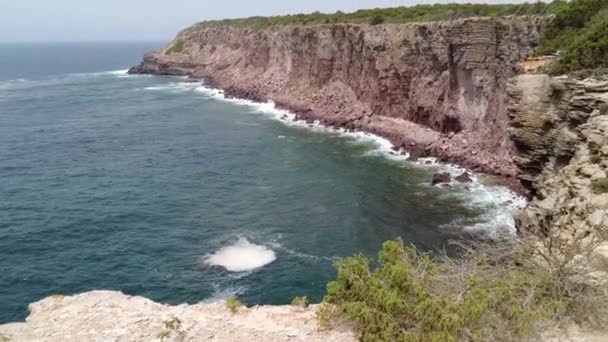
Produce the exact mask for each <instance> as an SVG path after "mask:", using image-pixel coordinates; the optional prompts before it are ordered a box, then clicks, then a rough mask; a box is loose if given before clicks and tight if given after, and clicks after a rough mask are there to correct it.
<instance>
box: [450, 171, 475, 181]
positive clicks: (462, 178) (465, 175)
mask: <svg viewBox="0 0 608 342" xmlns="http://www.w3.org/2000/svg"><path fill="white" fill-rule="evenodd" d="M454 179H456V180H457V181H459V182H460V183H471V182H472V181H473V178H471V175H470V174H469V173H468V172H467V171H465V172H463V173H462V174H461V175H460V176H457V177H456V178H454Z"/></svg>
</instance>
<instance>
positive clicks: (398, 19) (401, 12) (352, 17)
mask: <svg viewBox="0 0 608 342" xmlns="http://www.w3.org/2000/svg"><path fill="white" fill-rule="evenodd" d="M549 7H550V5H548V4H545V3H543V2H537V3H534V4H530V3H524V4H454V3H452V4H433V5H416V6H410V7H393V8H374V9H362V10H358V11H356V12H352V13H344V12H341V11H337V12H336V13H321V12H314V13H310V14H290V15H283V16H273V17H249V18H240V19H224V20H212V21H203V22H200V23H197V24H195V25H193V26H191V27H190V28H187V29H186V30H185V32H187V31H191V30H196V29H198V28H201V27H215V26H245V27H251V28H256V29H261V28H267V27H270V26H275V25H281V26H282V25H322V24H336V23H353V24H364V23H370V24H373V23H376V24H380V23H385V22H386V23H410V22H417V21H433V20H450V19H457V18H466V17H475V16H488V17H497V16H506V15H534V14H544V13H546V12H547V11H548V8H549ZM380 19H382V21H381V22H380Z"/></svg>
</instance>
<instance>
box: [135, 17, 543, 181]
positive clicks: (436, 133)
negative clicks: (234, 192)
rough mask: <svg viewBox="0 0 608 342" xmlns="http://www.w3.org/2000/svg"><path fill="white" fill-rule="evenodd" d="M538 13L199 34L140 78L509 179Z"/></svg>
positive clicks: (159, 55) (148, 63) (145, 65)
mask: <svg viewBox="0 0 608 342" xmlns="http://www.w3.org/2000/svg"><path fill="white" fill-rule="evenodd" d="M543 25H544V19H543V18H542V17H539V16H517V17H516V16H513V17H502V18H468V19H459V20H453V21H437V22H429V23H412V24H385V25H365V24H363V25H359V24H328V25H313V26H296V25H293V26H291V25H286V26H274V27H269V28H263V29H254V28H248V27H233V26H229V25H228V26H213V27H204V26H202V27H194V28H192V29H188V30H185V31H183V32H182V33H180V34H179V35H178V37H176V39H175V40H174V41H173V42H171V44H169V45H168V46H167V47H165V48H164V49H161V50H158V51H156V52H153V53H150V54H147V55H146V56H145V57H144V59H143V61H142V63H141V64H140V65H139V66H136V67H134V68H132V69H131V72H132V73H151V74H162V75H188V76H192V77H194V78H198V79H205V80H206V81H207V83H208V84H210V85H213V86H215V87H218V88H221V89H224V90H225V92H226V94H227V95H229V96H234V97H243V98H249V99H254V100H258V101H267V100H272V101H274V102H275V103H276V104H277V105H279V106H281V107H285V108H288V109H290V110H292V111H294V112H296V113H297V114H298V115H299V118H301V119H305V120H311V121H313V120H319V121H321V122H323V123H325V124H327V125H331V126H338V127H345V128H348V129H356V130H364V131H369V132H373V133H376V134H379V135H382V136H384V137H387V138H388V139H390V140H391V141H392V142H393V143H394V144H395V145H396V146H398V147H401V148H403V149H404V150H407V151H410V152H411V153H412V154H413V155H416V156H418V155H433V156H437V157H440V158H441V159H442V160H444V161H449V162H455V163H458V164H461V165H463V166H466V167H469V168H471V169H474V170H477V171H481V172H486V173H490V174H495V175H500V176H504V179H509V178H511V179H513V177H515V176H516V174H517V168H516V166H515V165H514V163H513V162H512V151H513V145H512V143H511V141H510V140H509V139H508V136H507V134H506V131H507V121H508V117H507V111H506V105H505V104H506V98H507V95H506V94H507V93H506V83H507V80H508V79H509V78H510V77H512V76H514V75H516V74H517V73H518V72H519V70H520V69H519V67H518V62H519V61H521V60H522V59H524V58H526V56H528V55H529V54H530V52H531V51H532V49H533V48H534V46H535V45H536V44H537V42H538V40H539V39H540V34H541V31H542V28H543Z"/></svg>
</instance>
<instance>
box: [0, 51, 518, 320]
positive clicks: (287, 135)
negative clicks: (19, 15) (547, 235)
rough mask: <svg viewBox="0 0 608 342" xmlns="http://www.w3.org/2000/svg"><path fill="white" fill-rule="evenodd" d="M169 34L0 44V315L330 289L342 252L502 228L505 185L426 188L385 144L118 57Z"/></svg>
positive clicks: (281, 298)
mask: <svg viewBox="0 0 608 342" xmlns="http://www.w3.org/2000/svg"><path fill="white" fill-rule="evenodd" d="M159 45H160V43H128V44H127V43H122V44H109V43H108V44H47V45H0V323H2V322H8V321H14V320H20V319H23V318H25V316H26V315H27V304H28V303H30V302H33V301H36V300H39V299H41V298H43V297H45V296H48V295H51V294H54V293H63V294H72V293H77V292H82V291H87V290H93V289H112V290H120V291H123V292H125V293H128V294H133V295H143V296H146V297H149V298H151V299H153V300H157V301H162V302H168V303H181V302H191V303H192V302H198V301H204V300H214V299H220V298H222V297H225V296H227V295H232V294H236V295H238V296H239V297H240V299H241V300H242V301H243V302H245V303H247V304H258V303H265V304H284V303H288V302H289V301H290V300H291V298H292V297H293V296H295V295H307V296H309V297H310V298H311V299H312V300H313V301H318V300H320V298H321V297H322V295H323V291H324V287H325V283H326V282H327V281H328V280H329V279H331V277H332V276H333V274H334V273H333V268H332V261H333V260H335V259H336V258H338V257H342V256H346V255H351V254H353V253H356V252H363V253H366V254H369V255H373V254H375V252H376V251H377V250H378V249H379V248H380V245H381V243H382V242H383V241H385V240H387V239H392V238H395V237H399V236H401V237H403V238H404V239H405V240H406V241H409V242H414V243H416V244H417V245H418V246H420V247H422V248H425V249H434V248H443V246H445V244H446V242H447V241H448V239H450V238H453V237H458V236H461V235H462V234H463V233H467V234H468V233H470V232H471V231H474V232H484V231H485V232H489V233H495V232H496V231H499V230H500V229H503V228H501V227H499V225H497V223H496V222H499V223H500V222H502V221H501V220H503V218H504V217H507V216H508V215H506V216H505V213H508V208H507V207H508V206H507V204H508V203H507V202H505V201H506V200H507V199H508V196H507V195H505V194H506V193H505V192H504V191H501V190H500V189H487V188H482V187H480V186H478V185H474V186H473V187H472V191H468V190H466V189H464V188H463V187H461V186H456V187H455V188H453V189H451V190H442V189H439V188H433V187H430V186H429V181H430V178H431V176H432V174H433V172H435V171H436V169H437V167H429V166H421V165H415V164H411V163H408V162H405V161H403V160H401V159H398V158H390V156H388V155H387V153H386V152H387V151H388V147H387V146H386V143H385V142H383V141H382V140H378V139H373V138H372V137H369V136H365V135H344V134H339V133H336V132H327V131H324V130H323V129H320V128H315V129H310V128H309V127H306V125H294V124H285V123H283V122H281V121H279V120H277V119H276V118H277V117H278V116H280V115H279V114H280V113H277V111H276V110H273V109H272V108H269V107H270V106H256V105H252V104H247V103H243V102H238V101H233V102H228V101H223V100H221V96H217V94H216V93H214V92H213V91H210V90H208V89H205V88H201V87H200V86H199V85H196V84H192V83H188V82H186V80H183V79H179V78H170V77H154V76H127V75H125V73H124V71H120V70H122V69H126V68H127V67H129V66H130V65H133V64H136V63H137V62H138V60H139V59H140V57H141V55H142V54H143V53H144V52H145V51H147V50H150V49H151V48H153V47H156V46H159ZM505 220H507V219H504V220H503V221H505ZM503 223H507V222H506V221H505V222H503ZM504 229H507V228H504Z"/></svg>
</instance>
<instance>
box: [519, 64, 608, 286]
mask: <svg viewBox="0 0 608 342" xmlns="http://www.w3.org/2000/svg"><path fill="white" fill-rule="evenodd" d="M508 93H509V98H510V101H509V106H508V108H509V117H510V124H509V134H510V136H511V139H512V140H513V141H514V143H515V146H516V151H515V153H514V161H515V163H516V164H517V166H518V167H519V169H520V170H521V174H520V178H521V179H522V180H523V181H524V183H525V184H526V186H527V187H528V188H529V189H531V190H532V194H533V198H532V200H531V201H530V203H529V205H528V206H527V208H526V209H525V210H522V211H520V212H518V213H517V214H516V215H515V219H516V221H517V224H518V228H519V230H520V232H521V233H522V234H524V235H526V236H532V237H535V238H537V239H538V240H539V241H540V244H541V245H544V248H545V249H547V251H546V252H547V253H553V254H556V255H565V256H566V258H567V257H573V256H574V255H582V254H583V253H584V252H585V251H588V252H590V253H591V255H584V256H589V257H590V258H588V259H587V260H588V261H590V264H589V265H586V266H590V267H589V269H590V271H591V272H592V273H593V275H594V276H595V277H596V278H601V279H603V280H604V281H606V280H607V279H608V242H607V239H608V178H607V176H608V78H607V77H606V76H602V77H594V78H588V79H584V80H577V79H573V78H570V77H568V76H559V77H550V76H548V75H543V74H528V75H519V76H517V77H514V78H513V79H511V80H510V82H509V85H508ZM541 251H542V249H541ZM588 261H585V263H587V262H588Z"/></svg>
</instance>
